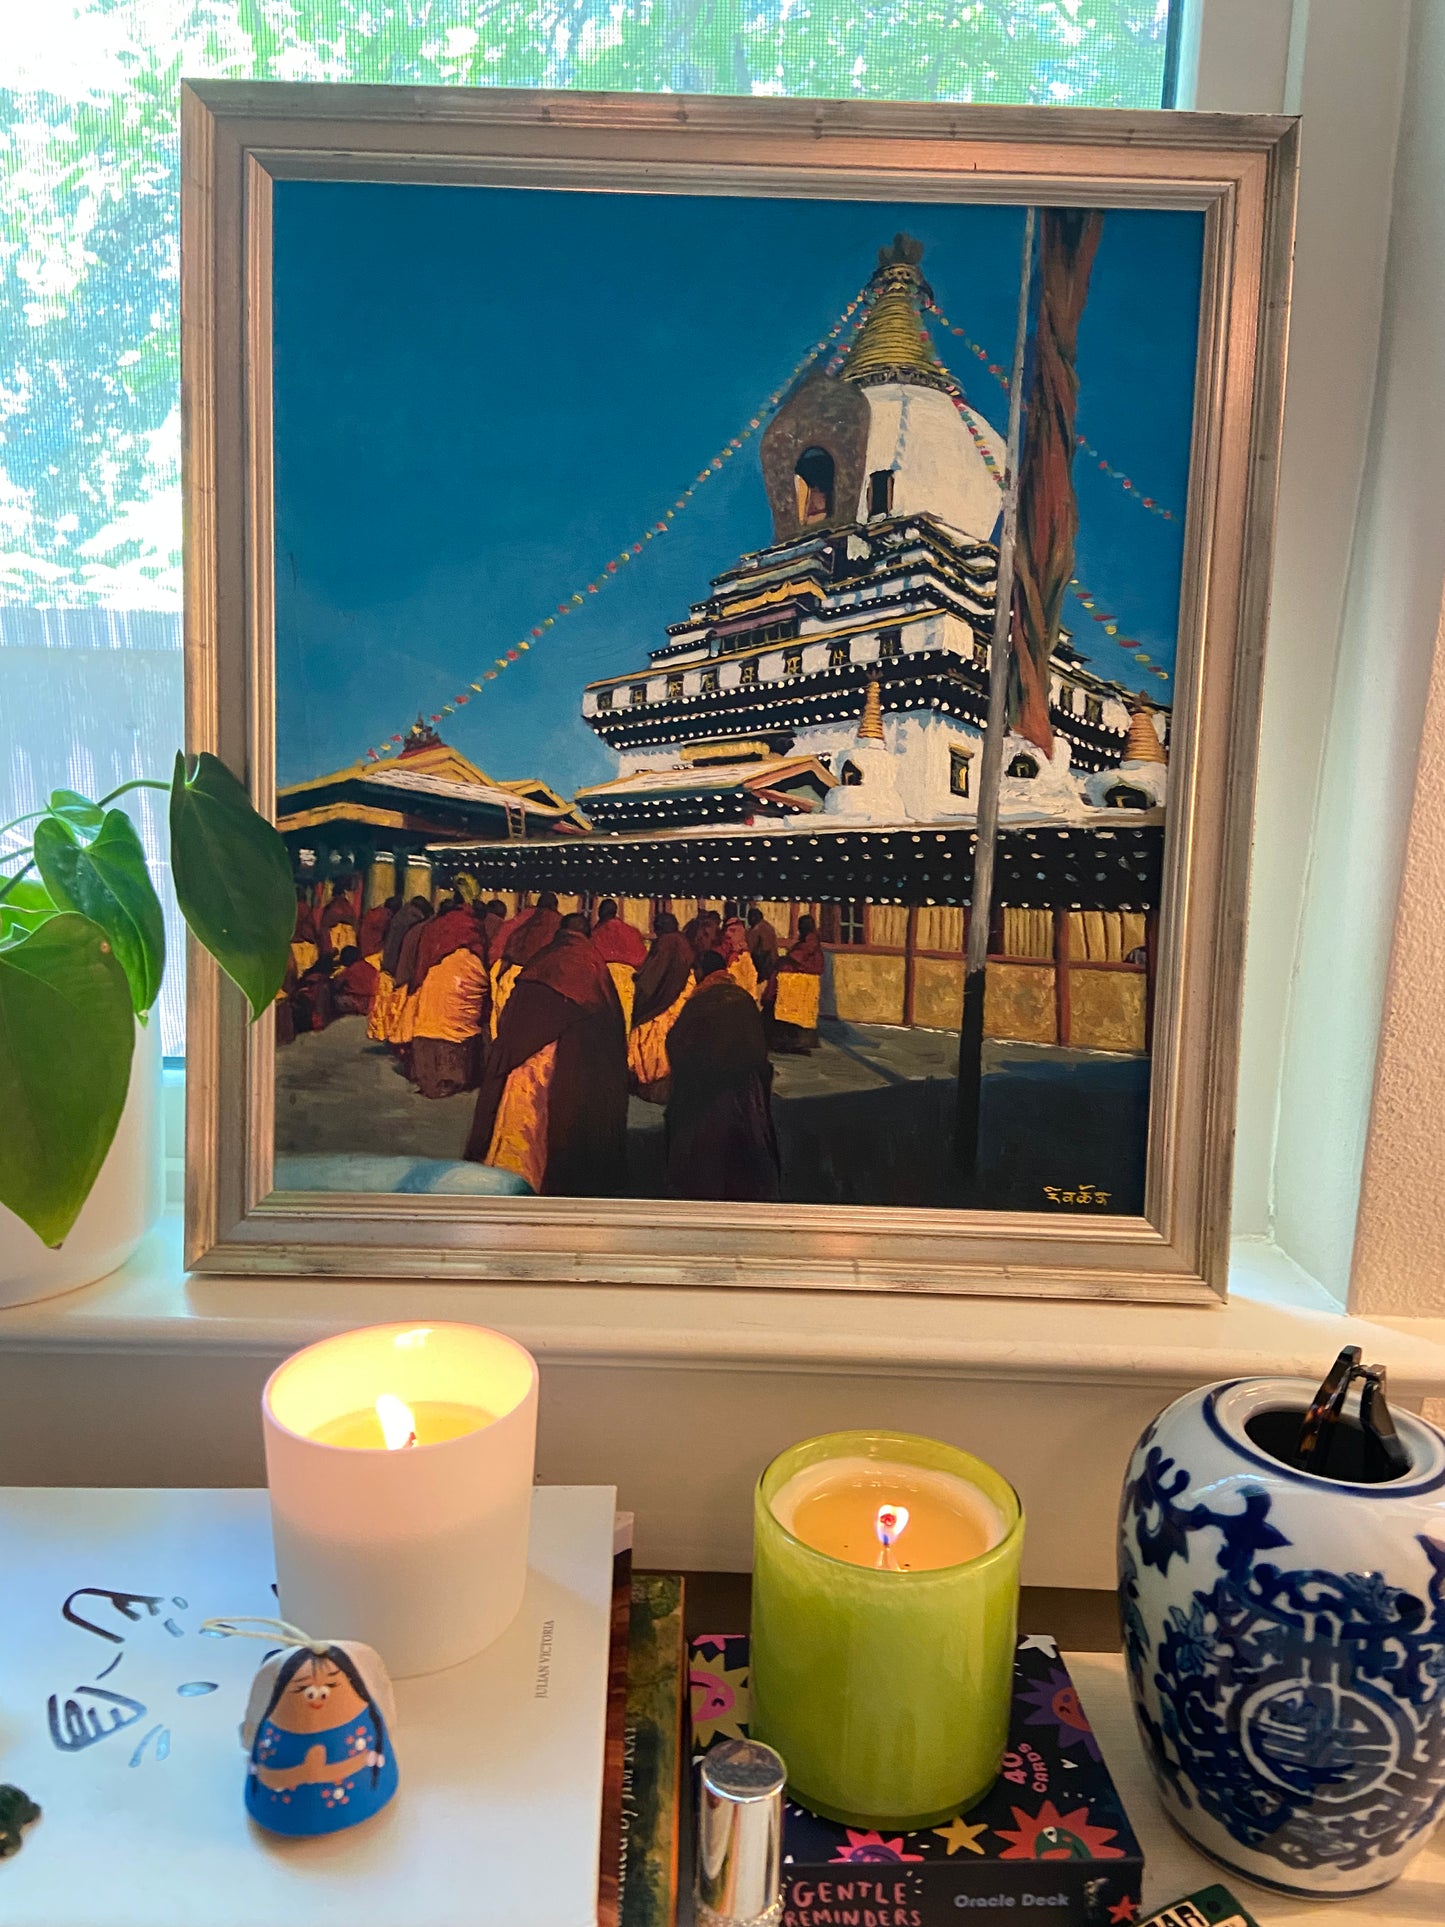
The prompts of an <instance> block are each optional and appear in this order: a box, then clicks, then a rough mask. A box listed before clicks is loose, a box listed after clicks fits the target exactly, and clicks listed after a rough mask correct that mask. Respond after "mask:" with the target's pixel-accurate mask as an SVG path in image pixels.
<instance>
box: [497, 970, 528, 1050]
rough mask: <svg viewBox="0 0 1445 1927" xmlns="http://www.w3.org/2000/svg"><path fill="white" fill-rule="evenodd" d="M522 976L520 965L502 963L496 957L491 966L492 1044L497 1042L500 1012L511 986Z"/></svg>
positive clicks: (504, 1007) (505, 1005) (505, 1002)
mask: <svg viewBox="0 0 1445 1927" xmlns="http://www.w3.org/2000/svg"><path fill="white" fill-rule="evenodd" d="M521 974H522V966H521V965H520V964H514V963H513V964H509V963H503V962H502V960H501V958H500V957H498V959H497V961H496V962H495V963H494V964H493V965H492V1026H491V1028H492V1042H493V1043H495V1042H496V1041H497V1025H498V1023H499V1022H500V1020H501V1015H502V1012H503V1011H504V1010H505V1009H506V1007H507V999H508V998H509V997H510V996H511V994H512V985H513V984H514V983H516V981H517V979H518V977H520V976H521Z"/></svg>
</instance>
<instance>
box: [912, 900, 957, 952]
mask: <svg viewBox="0 0 1445 1927" xmlns="http://www.w3.org/2000/svg"><path fill="white" fill-rule="evenodd" d="M917 947H918V949H920V950H948V951H960V950H962V949H963V911H962V909H961V908H960V907H959V906H958V905H957V904H955V903H926V904H924V905H923V906H922V907H921V908H920V910H919V912H918V938H917Z"/></svg>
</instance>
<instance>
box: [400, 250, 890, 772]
mask: <svg viewBox="0 0 1445 1927" xmlns="http://www.w3.org/2000/svg"><path fill="white" fill-rule="evenodd" d="M872 294H873V291H872V289H871V288H870V287H864V288H861V289H860V290H859V292H858V293H857V294H856V295H855V296H854V298H853V299H852V300H851V301H850V302H849V303H848V305H847V307H846V308H845V309H844V310H843V312H842V314H841V315H840V316H839V317H838V319H837V321H836V322H835V323H834V324H833V326H832V327H831V328H830V329H829V330H828V332H827V333H826V334H825V335H823V336H822V337H821V338H820V339H819V340H818V341H816V342H814V344H813V346H812V347H811V348H810V349H809V350H808V352H807V353H806V354H805V355H802V356H800V357H799V359H798V360H797V361H796V362H795V363H794V365H793V367H792V369H791V370H790V371H789V373H788V375H787V377H786V379H785V380H784V381H782V382H781V383H780V384H779V385H778V387H776V388H775V389H774V390H773V391H772V393H771V394H770V395H769V396H768V397H767V398H766V400H765V401H763V402H762V403H761V404H760V406H759V407H758V409H757V410H756V412H755V413H754V414H752V415H750V416H749V417H748V419H747V421H746V422H745V423H744V424H743V426H742V428H741V429H740V430H739V431H738V433H737V434H736V435H734V436H732V437H731V438H730V439H729V440H728V441H727V442H725V443H724V444H723V446H722V447H721V448H720V449H719V450H718V452H717V453H716V455H714V456H713V457H712V459H711V461H709V462H708V463H706V464H705V466H704V467H702V468H700V469H699V470H698V472H697V474H696V475H695V476H694V477H693V479H692V481H691V482H689V483H688V485H687V487H686V488H685V489H683V490H682V491H681V493H680V494H679V495H677V496H676V497H675V498H674V500H673V503H672V506H671V508H668V509H665V510H664V511H663V514H662V516H661V518H660V519H659V520H658V521H656V522H653V523H652V524H650V526H649V527H647V528H646V529H644V530H642V531H641V533H640V536H639V538H638V540H636V541H635V542H630V543H629V544H628V545H627V547H626V548H624V549H622V550H620V551H619V552H618V553H617V554H616V555H614V556H612V557H610V558H609V560H608V561H606V562H605V563H604V564H603V565H602V567H601V568H600V569H599V570H598V571H597V574H596V575H595V576H594V577H593V578H592V580H591V581H589V582H587V583H585V584H581V585H579V586H578V587H577V588H575V589H573V590H572V591H571V593H570V594H568V595H565V596H563V597H562V599H561V600H560V601H558V602H557V603H556V605H555V606H554V608H553V610H552V613H551V614H550V615H547V616H543V617H542V618H541V620H540V621H539V622H537V623H535V624H534V625H533V626H532V627H531V628H530V629H529V630H527V632H526V634H525V635H523V636H520V637H519V638H518V639H517V641H516V642H515V643H513V645H512V647H511V648H510V649H507V650H504V651H503V653H502V654H501V655H499V656H496V657H494V658H493V661H492V665H491V667H490V668H488V669H483V670H481V672H480V673H479V674H478V675H477V677H476V679H475V680H474V681H472V682H469V683H468V684H467V686H466V688H465V689H464V690H462V691H460V692H459V693H458V694H457V695H455V696H453V697H452V699H451V701H450V702H448V703H443V704H442V705H441V707H440V708H439V709H437V710H435V711H432V712H430V720H431V721H432V722H433V723H439V722H441V721H442V720H443V718H444V717H447V716H452V715H455V713H456V712H457V710H459V709H462V708H465V706H466V705H467V704H468V703H469V702H470V701H471V700H472V697H473V696H475V695H480V694H481V692H482V690H483V689H484V688H485V686H486V684H487V683H489V682H495V681H496V679H497V677H498V676H500V675H502V674H503V673H504V672H505V671H506V670H507V669H509V668H510V667H511V666H512V664H513V663H514V662H518V661H520V660H521V658H522V657H523V656H524V655H526V654H527V652H528V651H529V650H530V649H531V648H532V647H533V645H534V644H535V643H538V642H540V641H542V640H543V638H544V637H545V636H546V634H547V632H548V630H550V629H553V628H555V627H556V625H557V624H558V623H559V622H561V621H562V620H563V619H564V617H566V616H569V615H571V614H572V613H573V612H574V610H577V609H581V608H585V606H586V603H587V598H588V597H589V596H595V595H600V594H601V592H602V590H603V589H604V588H606V586H607V584H608V583H609V582H610V581H611V580H612V579H613V578H614V577H615V576H616V575H617V574H618V573H619V572H620V571H621V569H622V567H623V565H624V564H626V563H630V562H631V561H632V560H633V558H634V557H636V556H639V555H641V554H643V552H644V550H645V548H646V545H647V544H648V543H649V542H651V541H653V540H655V539H656V537H658V536H660V535H666V534H667V531H668V524H669V523H670V522H673V521H675V520H676V518H677V517H678V516H679V515H681V514H682V513H683V511H684V510H685V509H687V508H688V507H689V506H690V505H691V503H692V501H693V498H694V496H695V495H696V493H697V491H698V490H699V489H700V488H701V487H702V485H703V484H704V482H709V481H711V480H712V478H713V476H714V475H717V474H719V473H720V472H721V471H722V468H723V465H724V464H725V463H726V462H729V461H731V459H732V457H733V456H734V455H736V454H737V452H738V450H739V449H741V448H742V447H744V446H745V444H746V443H747V442H748V441H750V440H751V438H752V437H753V436H754V435H755V434H756V433H757V432H758V430H759V429H760V428H762V427H764V426H765V424H766V422H767V420H768V418H769V417H770V416H771V415H772V414H773V412H774V411H775V410H776V409H777V408H779V407H780V406H781V405H782V403H783V401H784V400H785V399H786V397H787V396H788V394H789V393H790V392H791V390H792V388H793V385H794V383H795V382H796V381H797V379H798V377H799V376H800V375H801V374H802V373H803V371H804V370H805V369H806V368H807V367H808V366H809V365H810V364H811V363H813V362H815V361H817V360H818V359H819V357H820V356H822V355H827V357H828V359H827V361H826V363H825V372H826V373H828V374H830V375H831V374H835V373H836V372H837V370H838V369H839V368H840V367H841V366H842V363H843V360H844V357H845V356H846V354H847V350H848V345H849V342H848V338H849V337H851V335H852V334H853V333H855V332H856V331H857V330H858V329H859V328H861V327H862V325H863V323H864V321H865V320H866V319H867V314H868V309H869V307H870V306H871V304H872ZM417 713H418V716H419V717H420V716H425V715H426V714H427V713H428V712H426V711H425V710H419V711H418V712H417ZM405 741H406V737H405V735H404V734H396V735H392V736H390V737H389V738H388V739H387V741H386V742H384V743H380V744H376V745H374V746H373V747H371V748H370V749H368V750H367V751H366V760H367V761H368V762H372V763H375V762H380V761H381V759H382V758H383V757H386V756H395V755H396V754H397V753H398V752H399V750H400V749H401V747H402V745H403V744H404V743H405Z"/></svg>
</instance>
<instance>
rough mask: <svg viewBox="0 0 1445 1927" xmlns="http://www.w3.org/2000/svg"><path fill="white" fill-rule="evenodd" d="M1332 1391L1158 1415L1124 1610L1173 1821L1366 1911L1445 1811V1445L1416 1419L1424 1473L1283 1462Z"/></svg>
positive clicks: (1238, 1863) (1410, 1446)
mask: <svg viewBox="0 0 1445 1927" xmlns="http://www.w3.org/2000/svg"><path fill="white" fill-rule="evenodd" d="M1313 1389H1314V1388H1313V1387H1312V1386H1311V1385H1309V1384H1308V1383H1307V1382H1306V1381H1305V1380H1303V1379H1288V1378H1254V1379H1237V1380H1235V1381H1233V1382H1232V1383H1229V1384H1224V1385H1215V1386H1211V1387H1208V1388H1206V1389H1205V1390H1203V1391H1198V1392H1190V1393H1189V1394H1188V1395H1187V1396H1186V1397H1184V1398H1181V1399H1178V1400H1176V1402H1175V1403H1174V1404H1173V1405H1171V1406H1170V1407H1169V1408H1168V1410H1167V1411H1164V1412H1162V1413H1161V1414H1160V1415H1159V1417H1158V1418H1157V1419H1155V1421H1154V1422H1153V1424H1152V1425H1151V1426H1150V1427H1149V1428H1148V1430H1147V1431H1146V1432H1145V1434H1144V1436H1143V1438H1141V1439H1140V1441H1139V1443H1138V1445H1137V1446H1136V1447H1135V1449H1134V1456H1133V1458H1132V1459H1131V1460H1130V1463H1129V1471H1128V1476H1127V1478H1126V1481H1125V1485H1124V1495H1123V1502H1122V1505H1121V1507H1120V1513H1119V1602H1120V1608H1121V1613H1122V1618H1123V1633H1124V1649H1125V1655H1126V1657H1127V1660H1128V1665H1129V1677H1130V1684H1131V1687H1132V1690H1133V1697H1134V1712H1135V1716H1136V1718H1137V1720H1138V1722H1139V1730H1140V1734H1141V1736H1142V1738H1143V1741H1144V1747H1145V1751H1146V1753H1147V1754H1148V1756H1149V1760H1150V1763H1151V1765H1152V1767H1153V1770H1154V1777H1155V1780H1156V1781H1157V1783H1158V1788H1159V1794H1160V1797H1161V1799H1162V1800H1163V1803H1164V1806H1165V1809H1166V1811H1167V1812H1168V1814H1169V1815H1170V1817H1171V1818H1172V1819H1173V1820H1174V1821H1175V1822H1176V1823H1177V1824H1178V1826H1179V1827H1180V1828H1182V1830H1183V1831H1184V1832H1185V1833H1186V1834H1188V1835H1189V1837H1190V1838H1191V1839H1192V1840H1193V1841H1195V1843H1196V1844H1197V1845H1198V1846H1200V1847H1202V1848H1203V1849H1204V1851H1205V1852H1206V1853H1208V1854H1211V1855H1212V1856H1213V1857H1214V1858H1215V1859H1216V1860H1219V1861H1221V1862H1223V1864H1224V1865H1225V1866H1227V1867H1230V1868H1232V1869H1233V1870H1234V1871H1236V1872H1238V1873H1242V1874H1244V1875H1246V1876H1247V1877H1248V1878H1249V1879H1251V1880H1257V1881H1261V1882H1263V1883H1264V1884H1265V1885H1267V1886H1274V1887H1279V1888H1282V1889H1284V1890H1285V1891H1286V1892H1290V1893H1303V1894H1340V1895H1344V1894H1357V1893H1366V1892H1368V1891H1369V1890H1370V1889H1371V1888H1374V1887H1380V1886H1383V1885H1384V1884H1385V1883H1386V1882H1387V1881H1389V1880H1393V1879H1394V1877H1395V1876H1396V1874H1398V1873H1400V1872H1401V1871H1402V1869H1403V1868H1404V1867H1405V1865H1406V1863H1407V1862H1408V1861H1409V1859H1410V1857H1411V1855H1412V1854H1413V1853H1414V1852H1415V1851H1416V1850H1417V1849H1418V1848H1419V1847H1421V1846H1422V1845H1423V1844H1424V1842H1425V1840H1426V1838H1427V1836H1428V1835H1429V1833H1430V1830H1431V1828H1432V1827H1433V1826H1434V1824H1435V1822H1436V1821H1437V1820H1438V1819H1439V1818H1440V1816H1441V1812H1442V1810H1445V1437H1442V1435H1441V1434H1440V1433H1439V1432H1437V1431H1436V1430H1435V1428H1434V1427H1433V1426H1432V1425H1429V1424H1427V1423H1426V1421H1425V1420H1423V1419H1419V1418H1416V1417H1414V1416H1413V1415H1411V1414H1410V1413H1408V1412H1400V1413H1397V1414H1396V1415H1395V1424H1396V1428H1397V1430H1398V1433H1399V1436H1400V1440H1401V1443H1402V1444H1403V1445H1404V1447H1405V1450H1406V1452H1407V1453H1408V1455H1409V1460H1410V1467H1409V1470H1408V1471H1407V1472H1406V1473H1404V1474H1403V1475H1402V1476H1400V1477H1398V1478H1395V1479H1392V1480H1390V1481H1388V1482H1387V1483H1383V1484H1365V1483H1354V1482H1349V1481H1346V1480H1341V1479H1339V1478H1325V1477H1321V1476H1320V1475H1318V1474H1316V1473H1311V1472H1304V1471H1300V1470H1298V1469H1296V1468H1295V1467H1293V1466H1291V1465H1288V1464H1286V1463H1284V1462H1283V1461H1282V1460H1281V1459H1280V1458H1278V1457H1276V1456H1274V1453H1273V1452H1272V1451H1271V1450H1270V1449H1269V1447H1270V1445H1274V1446H1275V1447H1276V1448H1277V1449H1280V1450H1287V1443H1286V1442H1287V1441H1292V1439H1293V1438H1294V1436H1295V1435H1296V1434H1297V1433H1298V1429H1299V1421H1300V1420H1301V1419H1302V1418H1303V1416H1304V1413H1305V1410H1306V1408H1307V1406H1308V1405H1309V1402H1310V1397H1311V1394H1312V1392H1313ZM1346 1456H1348V1455H1346ZM1345 1469H1350V1468H1349V1467H1348V1465H1346V1468H1345Z"/></svg>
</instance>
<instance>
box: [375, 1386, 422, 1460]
mask: <svg viewBox="0 0 1445 1927" xmlns="http://www.w3.org/2000/svg"><path fill="white" fill-rule="evenodd" d="M376 1416H377V1418H378V1420H379V1421H380V1424H381V1436H382V1437H383V1438H384V1439H385V1440H386V1449H387V1451H388V1452H400V1451H403V1450H404V1449H405V1448H406V1447H407V1446H408V1445H415V1444H416V1420H415V1418H414V1417H413V1416H412V1410H411V1407H410V1406H409V1405H403V1404H402V1402H401V1400H400V1399H399V1398H397V1397H396V1395H395V1394H394V1393H392V1392H383V1393H382V1395H381V1397H380V1398H379V1399H378V1400H377V1401H376Z"/></svg>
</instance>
